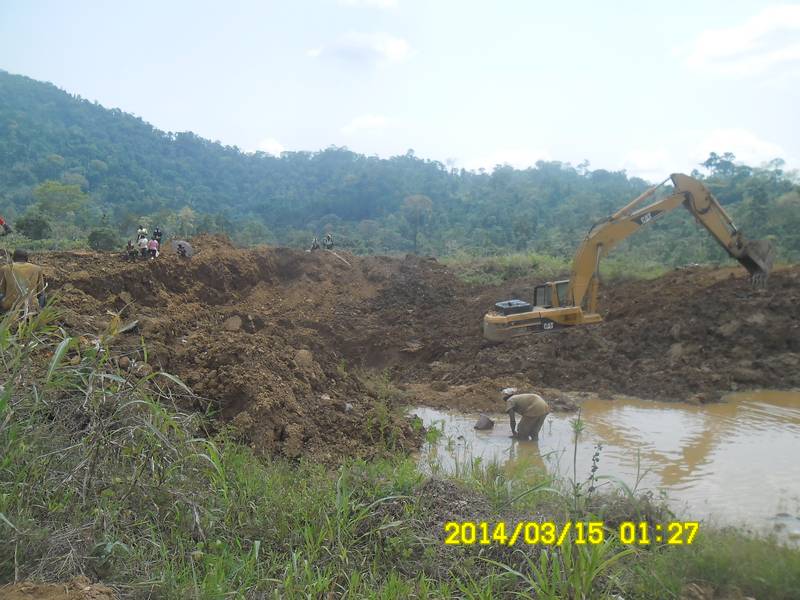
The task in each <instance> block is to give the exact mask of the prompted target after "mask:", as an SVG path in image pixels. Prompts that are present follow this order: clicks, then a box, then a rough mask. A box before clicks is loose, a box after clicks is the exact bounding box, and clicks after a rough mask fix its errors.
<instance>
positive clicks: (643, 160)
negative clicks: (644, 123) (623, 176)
mask: <svg viewBox="0 0 800 600" xmlns="http://www.w3.org/2000/svg"><path fill="white" fill-rule="evenodd" d="M684 162H685V160H682V161H681V164H683V163H684ZM622 168H623V169H625V170H626V171H627V172H628V173H630V174H631V175H635V176H636V177H641V178H642V179H645V180H647V181H663V180H664V179H665V178H666V177H667V175H669V174H670V173H674V172H675V171H676V170H680V168H678V167H677V166H676V165H675V164H674V161H673V158H672V157H671V155H670V153H669V152H668V151H667V150H666V149H665V148H639V149H637V150H634V151H633V152H630V153H628V155H627V156H626V157H625V159H624V161H623V165H622Z"/></svg>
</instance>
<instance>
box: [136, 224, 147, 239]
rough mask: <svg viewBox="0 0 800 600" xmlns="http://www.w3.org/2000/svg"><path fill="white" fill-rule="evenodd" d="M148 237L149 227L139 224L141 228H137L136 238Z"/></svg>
mask: <svg viewBox="0 0 800 600" xmlns="http://www.w3.org/2000/svg"><path fill="white" fill-rule="evenodd" d="M146 237H147V227H145V226H144V225H139V229H137V230H136V239H137V240H140V239H142V238H146Z"/></svg>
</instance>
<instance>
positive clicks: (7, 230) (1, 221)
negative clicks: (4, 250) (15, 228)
mask: <svg viewBox="0 0 800 600" xmlns="http://www.w3.org/2000/svg"><path fill="white" fill-rule="evenodd" d="M0 227H2V228H3V229H2V231H0V235H8V234H9V233H12V231H11V225H9V224H8V223H6V220H5V219H4V218H3V217H0Z"/></svg>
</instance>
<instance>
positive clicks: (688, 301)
mask: <svg viewBox="0 0 800 600" xmlns="http://www.w3.org/2000/svg"><path fill="white" fill-rule="evenodd" d="M438 275H439V276H440V277H441V279H442V281H441V283H435V284H433V283H431V284H430V288H429V289H426V290H425V293H426V294H427V298H430V299H431V300H432V302H428V301H427V300H419V299H420V298H426V296H424V295H423V294H418V293H417V292H416V291H415V290H414V291H412V292H411V293H408V290H410V289H411V287H410V285H411V284H410V281H409V280H410V279H411V277H412V276H411V274H410V273H409V272H408V268H407V265H405V268H404V266H401V268H400V269H398V272H397V273H396V275H395V276H393V278H392V280H391V283H390V286H389V288H387V289H386V290H384V291H382V293H381V294H380V297H379V299H378V301H377V302H376V303H375V306H376V309H377V310H379V311H382V313H381V314H382V321H383V322H385V323H387V325H389V326H390V327H391V330H390V333H389V335H388V336H386V335H385V336H384V339H385V340H390V339H398V338H401V337H405V339H407V340H410V341H411V343H413V347H414V348H415V349H416V352H417V354H418V355H419V356H420V357H423V358H424V359H426V360H423V361H420V362H419V363H417V364H412V365H410V368H408V367H406V368H401V369H398V372H399V373H400V374H401V376H403V377H405V378H406V379H408V380H412V381H426V380H427V381H431V380H433V382H434V384H433V389H434V390H436V389H437V385H436V383H437V382H439V386H443V387H446V386H452V387H454V388H456V389H458V390H459V393H461V391H462V390H463V391H464V393H466V394H467V395H469V394H470V392H471V391H472V390H473V389H477V391H479V393H480V394H482V395H485V393H486V392H488V391H489V390H495V389H496V388H497V385H498V384H502V383H504V382H511V383H518V384H521V385H526V384H528V385H533V386H536V387H549V388H558V389H561V390H579V391H592V392H599V393H600V394H601V395H606V396H611V395H614V394H627V395H631V396H638V397H642V398H647V399H661V400H687V399H692V398H694V399H697V400H700V401H705V400H714V399H718V398H719V397H720V396H721V395H724V394H725V393H728V392H730V391H735V390H741V389H759V388H762V389H763V388H766V389H789V388H798V387H800V268H798V267H793V268H790V269H782V270H778V271H776V272H775V273H773V275H772V276H771V278H770V282H769V288H768V289H766V290H756V289H752V288H751V286H750V283H749V279H748V278H747V274H746V272H745V271H744V269H737V268H728V269H709V268H694V269H681V270H675V271H673V272H672V273H669V274H667V275H665V276H664V277H662V278H660V279H658V280H655V281H636V282H625V283H618V284H610V285H607V286H606V289H605V291H604V293H603V297H602V298H601V301H600V306H601V312H602V313H603V314H604V317H605V321H604V322H603V323H601V324H598V325H593V326H584V327H575V328H570V329H564V330H559V331H556V332H553V333H550V334H543V335H541V334H540V335H531V336H526V337H522V338H516V339H514V340H512V341H510V342H507V343H505V344H502V345H495V344H490V343H487V342H485V341H483V340H482V339H481V338H480V333H479V332H480V320H481V317H482V315H483V313H484V312H485V310H486V309H487V307H489V306H491V305H492V304H493V302H495V301H497V300H503V299H509V298H520V297H521V298H524V299H528V300H530V297H531V295H532V282H517V283H514V284H510V285H506V286H503V287H502V288H499V289H483V290H480V293H478V292H474V293H472V294H470V293H469V290H465V289H464V288H463V287H460V286H458V285H457V284H456V283H454V282H452V281H449V280H447V278H446V277H445V275H444V274H443V273H439V274H438ZM416 285H419V281H417V283H416ZM437 294H438V295H437ZM415 299H417V300H415ZM437 300H439V302H436V301H437ZM434 303H435V304H436V306H432V304H434ZM386 313H388V315H387V314H386ZM378 343H380V342H378ZM383 343H384V344H387V343H388V341H384V342H383ZM431 361H432V362H431ZM467 404H468V405H470V406H472V405H474V404H475V403H474V402H469V401H468V402H467ZM473 407H474V406H473Z"/></svg>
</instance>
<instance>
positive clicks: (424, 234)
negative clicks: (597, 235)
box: [0, 71, 800, 265]
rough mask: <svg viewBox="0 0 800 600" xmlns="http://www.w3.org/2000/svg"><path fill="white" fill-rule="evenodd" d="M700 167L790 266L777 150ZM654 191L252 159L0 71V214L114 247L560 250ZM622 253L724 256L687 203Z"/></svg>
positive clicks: (578, 170)
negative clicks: (147, 230) (222, 238)
mask: <svg viewBox="0 0 800 600" xmlns="http://www.w3.org/2000/svg"><path fill="white" fill-rule="evenodd" d="M720 150H725V149H720ZM664 169H665V176H666V175H667V174H668V173H669V172H670V165H664ZM698 169H699V170H697V171H695V172H693V173H692V174H693V175H694V176H696V177H699V178H702V179H703V180H704V181H705V183H706V185H707V186H708V187H709V188H710V189H711V190H712V191H713V192H714V193H715V194H716V195H717V197H718V198H719V199H720V201H721V202H722V203H723V204H724V205H725V206H726V208H727V209H728V210H729V211H730V212H731V214H732V216H733V218H734V219H735V220H736V222H737V224H738V225H739V226H740V228H741V229H742V230H743V231H744V232H745V233H746V235H747V236H748V237H751V238H764V237H768V238H771V239H773V240H774V241H775V242H776V245H777V247H778V250H779V258H780V259H782V260H798V259H800V186H798V178H797V174H796V173H793V172H787V171H786V170H785V165H784V163H783V161H782V160H781V159H779V158H776V159H775V160H773V161H771V162H769V163H767V164H764V165H761V166H757V167H756V166H747V165H742V164H740V163H738V162H737V161H736V157H735V156H734V155H732V154H730V153H729V152H722V153H712V154H711V155H710V156H709V157H708V159H707V160H706V161H705V162H704V163H702V165H698ZM648 185H649V183H648V182H646V181H644V180H642V179H640V178H637V177H631V176H629V175H628V174H626V173H625V172H624V171H607V170H603V169H596V170H591V169H590V168H589V164H588V162H583V163H581V164H580V165H578V166H576V167H573V166H572V165H570V164H568V163H562V162H557V161H540V162H538V163H537V164H536V166H535V167H532V168H529V169H523V170H520V169H514V168H511V167H509V166H507V165H498V166H497V167H496V168H495V169H494V170H493V171H492V172H483V171H481V172H473V171H467V170H463V169H452V168H448V167H446V166H445V165H444V164H442V163H440V162H438V161H434V160H426V159H422V158H419V157H417V156H416V155H415V154H414V152H413V151H408V152H407V153H406V154H403V155H400V156H394V157H391V158H386V159H383V158H379V157H376V156H365V155H362V154H357V153H355V152H352V151H350V150H348V149H346V148H338V147H331V148H326V149H324V150H320V151H317V152H283V153H282V154H281V155H280V156H279V157H277V156H271V155H269V154H265V153H263V152H255V153H247V152H242V151H241V150H240V149H239V148H236V147H235V146H225V145H223V144H221V143H219V142H213V141H209V140H206V139H203V138H201V137H199V136H197V135H195V134H193V133H191V132H181V133H175V132H164V131H160V130H158V129H156V128H154V127H153V126H152V125H150V124H148V123H146V122H145V121H143V120H142V119H141V118H139V117H136V116H133V115H130V114H126V113H124V112H122V111H121V110H119V109H106V108H104V107H102V106H100V105H99V104H97V103H92V102H89V101H87V100H85V99H82V98H81V97H80V96H74V95H70V94H67V93H66V92H64V91H62V90H59V89H58V88H56V87H55V86H53V85H51V84H47V83H42V82H37V81H34V80H32V79H29V78H26V77H22V76H18V75H11V74H9V73H6V72H3V71H0V214H3V215H4V216H5V217H6V218H8V219H9V220H10V221H11V222H12V223H14V222H17V223H27V224H30V225H31V227H29V228H25V229H20V231H26V230H30V231H31V233H32V235H41V236H45V237H46V236H50V235H52V236H53V237H57V238H59V239H69V240H77V239H82V240H86V239H87V238H88V235H89V233H90V232H91V231H92V230H94V229H98V228H106V227H110V228H112V229H114V230H115V231H116V232H117V233H118V234H119V236H120V238H119V239H120V240H122V239H124V238H125V237H130V236H131V235H132V234H133V232H134V231H135V229H136V225H137V224H138V223H139V222H140V221H142V220H144V221H146V222H147V224H148V225H149V226H150V227H153V226H155V225H158V226H160V227H161V228H162V229H163V230H164V231H165V232H166V234H167V236H172V235H180V236H188V235H192V234H194V233H199V232H204V231H221V232H225V233H227V234H229V235H231V236H232V237H233V238H234V239H235V240H237V241H239V242H240V243H247V244H251V243H258V242H270V243H281V244H288V245H295V246H299V247H305V246H307V245H308V243H309V241H310V239H311V237H312V236H313V235H320V234H321V233H323V232H325V231H333V232H334V233H335V234H336V239H337V244H340V245H343V246H346V247H349V248H350V249H352V250H353V251H356V252H378V253H383V252H411V251H415V250H417V251H419V252H422V253H430V254H439V255H443V254H453V253H460V252H463V253H470V254H480V255H491V254H502V253H507V252H510V251H535V252H541V253H546V254H551V255H556V256H570V255H571V254H572V252H573V251H574V249H575V247H576V246H577V244H578V243H579V241H580V239H581V238H582V237H583V235H585V233H586V231H587V230H588V228H589V226H590V225H591V224H592V223H593V222H594V221H596V220H598V219H601V218H603V217H605V216H607V215H608V214H610V213H611V212H613V210H614V209H616V208H619V207H620V206H622V205H623V204H624V203H626V202H627V201H628V200H630V199H632V198H633V197H635V196H636V195H638V194H639V193H640V192H641V191H643V190H644V189H645V188H646V187H647V186H648ZM47 226H49V227H50V228H51V230H50V231H48V228H47ZM616 253H622V254H624V253H630V254H631V255H635V256H636V257H637V258H641V259H643V260H644V259H646V260H651V261H655V262H658V263H662V264H667V265H675V264H682V263H685V262H702V261H707V260H717V259H720V258H722V257H723V256H724V255H723V253H722V251H721V250H720V249H719V248H717V247H716V245H715V244H714V243H713V241H712V240H711V239H710V238H709V236H707V234H706V233H705V231H703V230H701V229H700V228H699V227H698V226H697V225H696V224H695V223H694V222H693V220H692V218H691V216H690V215H689V214H688V213H686V212H685V211H676V212H675V213H673V214H671V215H669V216H668V217H666V218H664V219H662V220H660V221H658V222H656V223H654V224H653V226H652V227H650V228H648V229H647V231H643V232H642V233H640V234H637V235H636V236H634V237H633V238H631V239H630V240H629V241H628V242H626V243H625V244H623V245H622V246H621V247H620V248H619V249H618V250H617V251H616Z"/></svg>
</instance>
